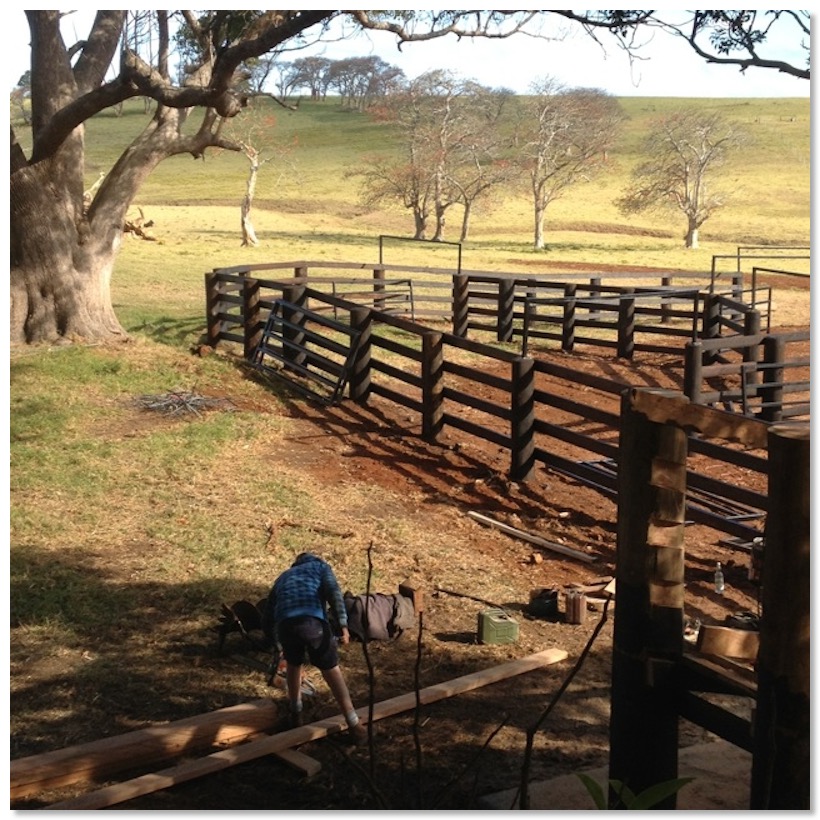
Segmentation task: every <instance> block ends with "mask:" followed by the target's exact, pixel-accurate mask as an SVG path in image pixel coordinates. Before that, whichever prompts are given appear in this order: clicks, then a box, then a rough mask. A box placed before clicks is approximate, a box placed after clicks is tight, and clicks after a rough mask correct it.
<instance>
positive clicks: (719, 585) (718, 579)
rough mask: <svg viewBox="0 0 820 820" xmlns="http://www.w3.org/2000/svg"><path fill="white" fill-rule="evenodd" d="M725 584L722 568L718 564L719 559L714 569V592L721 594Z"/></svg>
mask: <svg viewBox="0 0 820 820" xmlns="http://www.w3.org/2000/svg"><path fill="white" fill-rule="evenodd" d="M725 587H726V585H725V583H724V580H723V569H722V568H721V566H720V561H718V562H717V569H716V570H715V592H717V594H718V595H723V590H724V589H725Z"/></svg>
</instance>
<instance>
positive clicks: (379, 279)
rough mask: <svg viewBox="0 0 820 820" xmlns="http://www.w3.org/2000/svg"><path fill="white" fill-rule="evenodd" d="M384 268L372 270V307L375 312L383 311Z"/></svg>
mask: <svg viewBox="0 0 820 820" xmlns="http://www.w3.org/2000/svg"><path fill="white" fill-rule="evenodd" d="M384 291H385V288H384V268H382V267H377V268H373V307H374V308H375V309H376V310H384V305H385V299H384Z"/></svg>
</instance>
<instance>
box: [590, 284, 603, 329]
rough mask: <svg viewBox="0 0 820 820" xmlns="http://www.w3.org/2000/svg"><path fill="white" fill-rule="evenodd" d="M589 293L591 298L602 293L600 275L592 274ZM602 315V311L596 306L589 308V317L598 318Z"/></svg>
mask: <svg viewBox="0 0 820 820" xmlns="http://www.w3.org/2000/svg"><path fill="white" fill-rule="evenodd" d="M589 295H590V297H591V298H593V299H594V298H595V297H597V296H600V295H601V277H600V276H590V278H589ZM600 315H601V311H600V310H598V308H596V307H591V308H590V309H589V318H590V319H597V318H598V317H599V316H600Z"/></svg>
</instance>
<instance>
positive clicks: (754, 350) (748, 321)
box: [743, 310, 760, 389]
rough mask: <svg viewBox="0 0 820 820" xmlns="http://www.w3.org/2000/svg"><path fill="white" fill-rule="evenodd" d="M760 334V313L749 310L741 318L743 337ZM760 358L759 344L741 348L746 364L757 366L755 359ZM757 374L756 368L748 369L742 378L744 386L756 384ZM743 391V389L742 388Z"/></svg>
mask: <svg viewBox="0 0 820 820" xmlns="http://www.w3.org/2000/svg"><path fill="white" fill-rule="evenodd" d="M758 333H760V311H759V310H750V311H749V312H748V313H746V314H745V315H744V316H743V335H744V336H757V334H758ZM759 356H760V345H759V344H751V345H749V346H748V347H745V348H743V361H744V362H748V363H750V364H755V365H756V364H757V359H758V357H759ZM757 375H758V372H757V368H756V367H754V368H752V367H750V368H748V370H746V371H745V376H744V384H745V385H746V386H748V385H749V384H757V381H758V378H757ZM744 389H745V388H744Z"/></svg>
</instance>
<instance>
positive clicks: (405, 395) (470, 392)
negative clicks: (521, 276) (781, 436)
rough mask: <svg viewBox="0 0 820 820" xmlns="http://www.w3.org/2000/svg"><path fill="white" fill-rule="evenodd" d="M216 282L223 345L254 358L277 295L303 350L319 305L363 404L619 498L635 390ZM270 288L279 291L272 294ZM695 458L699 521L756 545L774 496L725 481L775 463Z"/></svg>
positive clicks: (727, 456) (347, 307) (694, 500)
mask: <svg viewBox="0 0 820 820" xmlns="http://www.w3.org/2000/svg"><path fill="white" fill-rule="evenodd" d="M211 282H212V284H213V285H214V286H216V285H218V286H219V294H220V299H221V300H225V299H227V302H226V303H225V304H222V302H221V301H219V300H218V299H217V298H216V297H212V298H210V299H209V302H208V303H209V305H211V306H212V307H213V315H212V316H210V317H209V319H210V320H211V321H213V323H214V329H213V330H210V331H209V338H210V339H211V340H212V343H213V344H218V342H219V341H220V339H229V340H231V341H235V342H239V343H240V344H242V345H243V347H244V350H245V351H246V356H247V357H248V358H249V360H252V358H253V355H254V351H256V350H258V348H259V342H260V339H261V337H262V334H263V332H264V327H265V322H266V317H265V314H266V313H268V314H269V313H270V312H271V311H273V310H274V309H275V308H276V306H277V299H278V300H279V301H280V302H282V303H283V307H284V309H285V314H283V315H288V316H289V317H290V318H288V320H287V322H286V323H285V326H286V327H291V328H292V329H293V330H294V332H293V334H292V336H291V338H290V340H289V342H288V345H295V346H296V347H297V348H298V336H299V333H300V332H303V331H304V330H305V329H306V328H305V327H304V326H299V327H296V321H295V319H294V318H293V317H294V316H295V315H296V314H298V313H299V310H300V309H303V310H302V313H305V314H307V313H310V312H311V311H315V310H316V309H317V308H320V307H324V308H326V309H328V310H332V311H333V314H334V318H333V319H332V320H330V319H327V320H323V321H314V327H313V328H312V330H311V331H310V332H311V333H312V334H321V333H323V332H324V333H327V334H330V335H333V336H334V337H336V336H340V337H341V338H343V339H344V338H348V339H350V338H353V336H354V335H355V337H356V339H357V350H356V355H355V359H354V360H353V361H352V363H351V365H350V372H349V373H346V374H345V379H346V381H347V390H348V393H349V396H350V398H351V399H352V400H354V401H357V402H366V401H367V400H368V399H369V398H370V397H371V396H380V397H382V398H383V399H385V400H387V401H390V402H392V403H394V404H398V405H400V406H402V407H404V408H406V409H407V410H409V411H411V412H413V413H416V414H418V416H419V417H420V421H421V429H422V435H423V436H424V437H425V438H426V439H428V440H431V441H434V440H436V438H437V437H438V436H439V435H440V434H441V432H442V431H443V430H444V429H445V428H447V427H451V428H455V429H458V430H461V431H462V432H464V433H466V434H468V435H471V436H474V437H476V438H479V439H482V440H484V441H487V442H490V443H493V444H495V445H497V446H499V447H501V448H503V449H505V450H507V451H508V452H509V454H510V468H509V473H510V476H511V478H513V479H514V480H521V479H523V478H525V477H526V476H527V475H528V474H529V473H530V472H531V470H532V469H533V467H534V466H536V465H537V464H539V463H540V464H543V465H544V466H546V467H548V468H549V469H552V470H556V471H558V472H561V473H563V474H567V475H570V476H572V477H574V478H576V479H577V480H579V481H582V482H584V483H586V484H588V485H591V486H593V487H595V488H596V489H598V490H600V491H602V492H604V493H606V494H609V495H611V496H613V497H614V495H615V493H616V484H617V464H618V442H617V429H618V415H617V407H618V402H619V398H620V395H621V393H622V392H623V391H624V390H626V389H628V388H629V387H630V385H628V384H626V383H623V382H617V381H613V380H610V379H606V378H603V377H600V376H594V375H590V374H584V373H581V372H579V371H577V370H575V369H572V368H567V367H561V366H559V365H556V364H553V363H549V362H544V361H537V360H534V359H532V358H530V357H528V356H522V355H519V354H517V353H513V352H509V351H506V350H504V349H500V348H498V347H497V346H492V345H489V344H484V343H481V342H478V341H472V340H469V339H465V338H463V337H461V336H458V335H456V334H454V333H447V332H444V331H440V330H435V329H433V328H430V327H427V326H424V325H421V324H419V323H417V322H412V321H410V320H408V319H406V318H404V317H402V316H399V315H395V314H392V313H389V312H383V311H378V310H374V309H373V308H371V307H367V306H364V305H362V304H358V303H356V302H352V301H348V300H347V299H345V298H342V297H339V296H334V295H333V294H328V293H325V292H322V291H319V290H314V289H312V288H309V287H306V286H305V285H304V284H302V283H300V282H295V283H294V281H293V280H289V281H287V282H281V281H279V282H277V281H264V280H257V279H249V278H247V277H240V278H239V281H237V280H236V279H232V278H231V277H230V276H228V275H226V274H224V273H220V274H212V275H211ZM267 290H270V291H273V293H272V294H271V295H268V294H267V293H266V291H267ZM243 299H244V300H245V305H244V309H243V310H241V311H239V312H233V309H234V308H236V307H241V306H242V304H243ZM309 305H310V306H311V308H308V306H309ZM227 307H230V308H231V310H226V308H227ZM226 317H230V318H229V319H228V318H226ZM314 319H315V317H314ZM226 321H227V322H230V323H231V324H232V325H233V326H236V325H237V324H241V325H242V327H243V334H242V335H240V334H238V333H234V332H225V330H224V329H223V330H220V331H219V332H218V333H217V332H216V323H219V324H220V325H221V324H222V323H224V322H226ZM337 323H339V324H341V325H343V326H344V327H345V328H346V331H345V332H344V333H341V332H339V333H337V332H336V331H338V330H339V327H338V324H337ZM210 327H211V325H210V324H209V328H210ZM314 341H316V340H314ZM721 341H722V340H721ZM337 344H338V343H336V342H331V341H325V342H324V343H321V344H318V347H319V348H320V349H321V359H322V363H323V365H322V369H323V371H324V372H327V371H329V370H331V369H333V370H336V368H332V367H331V366H330V365H329V364H328V360H329V359H330V357H331V355H333V352H334V351H335V355H336V356H337V359H338V361H339V362H342V361H343V360H344V358H345V356H344V353H345V351H344V349H342V348H343V346H342V348H340V349H339V350H335V348H336V346H337ZM286 346H287V345H286ZM312 355H314V356H315V355H316V354H315V353H314V354H312ZM292 361H298V362H299V367H298V368H297V367H294V368H291V371H292V373H293V374H294V375H296V376H298V375H299V373H301V374H302V375H310V374H309V371H310V370H311V363H310V357H309V356H305V357H302V358H299V356H298V350H297V356H296V357H294V358H293V359H292ZM504 365H506V366H507V368H508V369H507V371H506V375H503V371H504V367H503V366H504ZM499 366H501V370H500V371H499ZM302 371H304V372H302ZM316 381H321V379H316ZM578 385H583V386H584V387H585V388H586V389H587V391H594V392H595V394H596V395H598V396H599V397H604V401H596V402H593V403H592V404H596V405H597V404H603V405H605V404H606V402H607V401H608V402H609V404H610V405H611V407H612V409H611V410H607V409H601V408H600V407H597V406H591V404H590V403H589V402H583V401H575V400H574V399H572V398H570V396H572V395H573V393H574V392H575V391H576V390H577V386H578ZM545 408H550V416H549V417H550V418H554V417H555V410H558V411H559V412H561V413H562V414H564V416H565V419H566V420H565V421H562V422H560V423H556V422H555V421H548V420H547V418H546V413H545ZM691 450H692V452H693V453H695V454H697V455H698V456H699V458H698V466H697V468H694V467H693V468H692V469H691V470H690V471H689V472H688V482H689V485H690V487H691V488H692V490H693V493H692V496H691V498H690V503H689V508H688V516H689V520H692V521H696V522H699V523H704V524H707V525H709V526H711V527H713V528H714V529H716V530H718V531H721V532H725V533H727V534H729V535H731V536H732V537H734V538H737V539H739V540H740V541H751V540H752V538H754V537H755V536H756V535H757V534H758V530H757V529H756V527H755V523H756V522H757V521H759V520H760V519H761V518H762V517H763V516H764V515H765V510H766V496H765V494H763V493H758V492H756V491H753V490H749V489H747V488H743V487H736V486H734V485H731V484H728V483H727V482H724V481H722V480H721V478H720V476H721V474H722V473H723V472H725V465H726V464H734V465H739V466H743V467H744V468H746V469H748V470H751V471H754V472H758V473H761V474H765V472H766V459H765V457H760V456H758V455H755V454H753V453H749V452H744V451H742V450H734V449H731V448H726V447H719V446H715V445H710V444H709V443H708V442H701V441H695V440H693V442H692V446H691Z"/></svg>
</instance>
